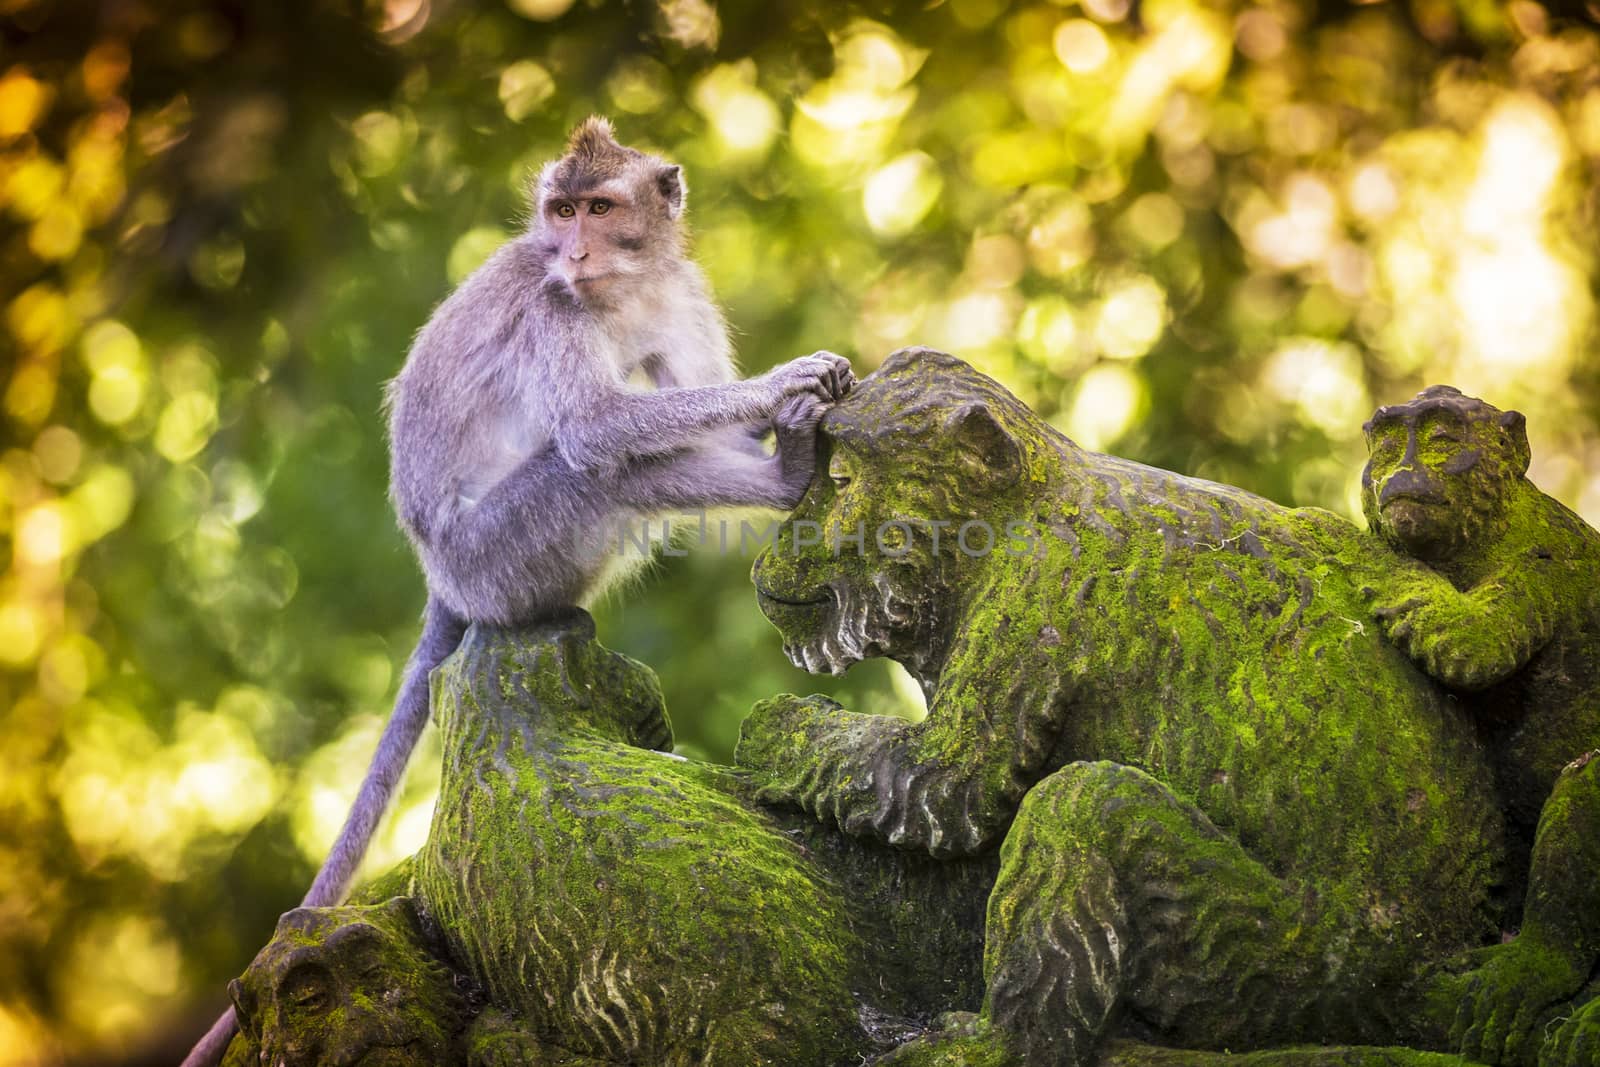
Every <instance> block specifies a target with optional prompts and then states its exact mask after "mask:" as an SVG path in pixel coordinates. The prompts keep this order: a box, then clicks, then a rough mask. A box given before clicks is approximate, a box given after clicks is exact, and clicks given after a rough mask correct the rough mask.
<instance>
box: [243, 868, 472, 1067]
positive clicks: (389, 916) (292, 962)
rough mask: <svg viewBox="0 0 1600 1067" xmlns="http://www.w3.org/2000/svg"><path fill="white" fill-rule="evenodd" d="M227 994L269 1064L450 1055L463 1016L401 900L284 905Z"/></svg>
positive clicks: (380, 1064) (392, 1065) (395, 1061)
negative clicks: (275, 927) (275, 925)
mask: <svg viewBox="0 0 1600 1067" xmlns="http://www.w3.org/2000/svg"><path fill="white" fill-rule="evenodd" d="M228 991H229V993H230V994H232V996H233V1001H234V1007H235V1010H236V1012H237V1014H238V1017H239V1026H240V1030H241V1033H242V1035H243V1039H244V1040H245V1041H247V1042H250V1043H252V1044H253V1045H255V1046H256V1047H257V1049H259V1052H258V1055H259V1058H260V1060H261V1062H262V1063H266V1064H271V1065H272V1067H312V1065H323V1064H337V1065H339V1067H357V1065H359V1067H423V1065H426V1064H437V1063H446V1062H452V1052H453V1047H452V1046H453V1041H454V1037H453V1035H454V1034H455V1033H456V1032H457V1031H458V1030H460V1029H461V1028H462V1026H463V1025H464V1019H465V1011H464V1004H463V1001H462V999H461V997H460V995H459V994H458V993H457V992H456V991H455V989H454V987H453V984H452V981H451V976H450V974H449V972H448V971H447V970H446V969H445V968H444V967H443V966H442V965H441V964H439V963H438V962H437V961H436V960H434V959H432V958H431V957H430V956H429V955H428V954H427V953H425V952H423V951H422V950H421V949H420V948H419V947H418V944H417V941H416V924H415V918H414V916H413V915H412V914H411V910H410V906H409V904H408V903H407V902H406V901H404V900H403V899H401V898H396V899H395V900H392V901H389V902H388V903H387V904H379V905H373V906H368V907H342V908H297V909H295V910H294V911H291V912H288V913H287V914H285V915H284V917H283V919H281V920H280V921H279V923H278V930H277V933H276V934H275V935H274V936H273V939H272V940H271V941H270V942H268V943H267V945H266V947H265V948H263V949H262V950H261V952H260V953H259V954H258V955H257V956H256V958H255V960H254V961H253V962H252V963H251V964H250V967H249V968H248V969H247V970H246V971H245V973H244V975H243V976H242V977H240V978H239V979H238V980H236V981H234V982H232V983H230V984H229V987H228Z"/></svg>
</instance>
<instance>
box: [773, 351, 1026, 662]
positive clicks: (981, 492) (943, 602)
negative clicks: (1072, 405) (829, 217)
mask: <svg viewBox="0 0 1600 1067" xmlns="http://www.w3.org/2000/svg"><path fill="white" fill-rule="evenodd" d="M821 430H822V433H821V435H820V436H821V438H822V447H823V448H824V452H823V454H822V456H821V461H822V462H824V463H826V464H827V466H826V470H825V474H824V475H823V476H821V477H818V478H817V479H816V480H815V481H814V482H813V483H812V485H811V487H810V489H808V490H807V492H806V495H805V497H804V498H802V500H801V501H800V504H799V505H798V506H797V507H796V509H795V511H794V513H793V514H792V515H791V516H790V518H789V521H788V522H787V523H785V524H784V526H783V527H782V530H781V533H780V535H779V537H778V539H777V541H776V542H775V543H774V544H773V545H772V546H771V547H769V548H768V549H767V550H766V551H765V552H763V553H762V555H761V556H760V558H759V559H757V560H756V564H755V568H754V572H753V574H752V578H753V580H754V582H755V586H756V591H757V594H758V597H759V603H760V605H761V610H762V612H763V613H764V614H765V615H766V616H767V618H768V619H770V620H771V621H772V623H773V625H774V626H776V627H777V628H778V630H779V631H780V632H781V633H782V635H783V639H784V652H785V654H786V655H787V656H788V657H789V659H790V660H791V662H793V663H794V664H795V665H796V666H798V667H802V668H804V669H806V670H810V671H828V672H830V673H834V674H838V673H842V672H843V671H844V670H845V669H846V668H847V667H849V666H850V665H851V664H853V663H856V662H858V661H859V660H862V659H866V658H869V657H873V656H888V657H890V658H892V659H895V660H897V661H899V662H900V663H901V664H902V665H904V666H905V667H906V668H907V670H909V671H910V672H911V673H912V674H913V675H914V676H916V677H917V678H918V679H919V680H921V681H922V682H923V684H924V686H927V685H929V684H931V682H932V681H933V680H935V679H936V678H937V676H938V671H939V667H940V665H941V663H942V659H943V655H944V651H945V646H946V643H947V640H948V635H949V632H950V626H951V623H952V620H953V619H954V618H955V617H956V614H957V613H958V612H959V610H960V604H961V603H962V602H963V601H964V600H965V598H967V597H968V596H970V595H972V591H973V590H975V589H978V588H981V587H982V586H983V583H984V582H985V580H986V576H988V575H991V574H992V568H993V567H994V566H995V565H996V562H997V561H998V560H1000V559H1002V558H1004V557H1005V556H1006V555H1007V554H1008V553H1011V552H1012V551H1014V550H1016V549H1017V548H1018V547H1019V546H1018V545H1016V543H1015V539H1014V537H1013V534H1012V527H1011V525H1010V524H1011V522H1012V520H1016V519H1021V518H1026V517H1027V516H1028V515H1030V514H1031V512H1030V511H1029V510H1028V507H1029V505H1028V503H1027V496H1028V493H1029V492H1030V485H1029V468H1030V465H1033V461H1034V459H1035V458H1036V457H1037V456H1038V454H1039V450H1040V449H1041V447H1048V441H1049V438H1047V437H1046V436H1045V435H1046V434H1048V433H1049V431H1048V429H1047V428H1045V427H1044V424H1043V423H1042V421H1041V420H1039V419H1038V418H1037V417H1036V416H1034V415H1033V413H1032V412H1030V411H1029V410H1028V409H1027V407H1026V406H1025V405H1024V404H1023V403H1022V402H1021V401H1019V400H1018V399H1017V398H1016V397H1014V396H1012V395H1011V394H1010V393H1008V392H1007V391H1006V390H1005V389H1004V388H1003V387H1002V386H1001V385H1000V384H999V383H997V382H995V381H993V380H992V379H990V378H987V377H985V376H984V375H982V374H980V373H979V372H978V371H976V370H974V369H973V368H972V367H970V366H968V365H967V364H966V363H964V362H962V361H961V360H959V359H957V358H955V357H954V356H950V355H946V354H945V353H943V352H936V351H933V350H931V349H922V348H914V349H902V350H900V351H898V352H895V353H894V354H892V355H891V356H889V358H888V359H886V360H885V361H884V363H883V365H882V366H881V367H879V368H878V370H877V371H876V372H874V373H873V374H872V375H871V376H869V377H868V378H866V379H864V380H863V381H861V382H859V383H857V385H856V386H855V388H854V389H852V390H851V391H850V394H849V395H848V396H846V397H845V398H844V399H843V400H841V401H840V402H839V403H838V404H836V405H835V406H834V407H833V408H832V409H831V410H829V412H828V413H827V414H826V415H825V416H824V417H823V420H822V425H821ZM935 534H937V536H938V542H937V545H936V544H935V541H934V537H935Z"/></svg>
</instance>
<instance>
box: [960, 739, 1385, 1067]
mask: <svg viewBox="0 0 1600 1067" xmlns="http://www.w3.org/2000/svg"><path fill="white" fill-rule="evenodd" d="M1338 895H1344V894H1337V893H1334V892H1327V893H1323V894H1321V895H1319V894H1317V893H1314V892H1311V891H1309V888H1308V887H1302V886H1298V885H1295V884H1293V883H1291V882H1287V881H1285V880H1282V879H1280V878H1278V877H1276V876H1274V875H1273V874H1272V872H1270V871H1269V870H1268V869H1267V868H1266V867H1265V866H1264V865H1262V864H1261V863H1260V862H1258V861H1257V860H1256V859H1255V858H1254V857H1252V856H1251V855H1249V854H1248V853H1247V852H1246V851H1245V849H1244V848H1243V846H1241V845H1240V844H1239V842H1238V841H1237V840H1235V839H1233V838H1231V837H1229V836H1228V835H1226V834H1224V833H1223V832H1222V831H1220V830H1218V829H1217V828H1216V826H1214V825H1213V824H1212V823H1211V821H1210V820H1209V819H1208V818H1207V817H1206V815H1205V814H1204V813H1203V812H1201V811H1200V809H1199V808H1197V807H1195V806H1194V805H1193V804H1191V803H1189V802H1188V801H1186V800H1183V799H1181V798H1180V797H1178V796H1177V795H1175V794H1174V793H1173V792H1172V791H1171V790H1170V789H1168V788H1167V787H1166V786H1164V785H1162V784H1161V783H1160V782H1158V781H1157V780H1156V779H1154V778H1152V777H1151V776H1150V775H1148V774H1146V773H1144V772H1143V771H1140V770H1137V769H1134V768H1131V767H1126V766H1122V765H1120V764H1116V763H1074V764H1071V765H1069V766H1067V767H1064V768H1062V769H1061V770H1059V771H1057V772H1056V773H1055V774H1053V775H1051V776H1050V777H1048V778H1046V779H1045V780H1044V781H1042V782H1040V783H1039V784H1038V785H1036V786H1034V787H1033V789H1032V790H1031V791H1030V792H1029V793H1028V795H1027V797H1026V798H1025V799H1024V801H1023V804H1022V807H1021V809H1020V812H1019V814H1018V816H1017V820H1016V823H1015V824H1014V825H1013V827H1012V829H1011V832H1010V834H1009V835H1008V836H1007V838H1006V840H1005V844H1004V846H1003V847H1002V850H1001V869H1000V875H999V879H998V881H997V882H996V885H995V888H994V892H993V894H992V895H991V896H990V898H989V915H988V930H987V935H986V937H987V940H986V944H985V950H984V953H985V955H984V976H985V979H986V981H987V984H988V991H987V995H986V998H985V1003H984V1012H983V1015H984V1019H985V1021H987V1022H988V1023H989V1024H990V1025H991V1026H992V1027H993V1028H994V1029H995V1030H996V1031H998V1032H1000V1033H1001V1034H1003V1035H1004V1037H1005V1040H1006V1041H1007V1042H1008V1043H1009V1044H1010V1045H1011V1046H1012V1047H1013V1048H1014V1049H1015V1050H1016V1051H1017V1053H1018V1054H1019V1055H1020V1057H1021V1059H1022V1060H1023V1061H1024V1062H1026V1063H1027V1064H1029V1065H1030V1067H1032V1065H1045V1064H1048V1065H1062V1067H1086V1065H1088V1064H1090V1063H1093V1062H1094V1061H1095V1058H1096V1054H1097V1052H1098V1050H1099V1049H1100V1046H1101V1044H1102V1042H1103V1040H1104V1039H1105V1038H1107V1037H1109V1036H1112V1035H1113V1034H1115V1033H1117V1032H1124V1033H1126V1032H1137V1033H1144V1034H1147V1035H1149V1036H1151V1037H1152V1039H1154V1040H1156V1041H1159V1042H1161V1043H1163V1044H1166V1043H1170V1044H1174V1045H1179V1046H1184V1047H1194V1048H1213V1049H1233V1050H1238V1049H1241V1048H1263V1047H1271V1046H1280V1045H1289V1044H1294V1043H1300V1042H1307V1041H1310V1042H1321V1041H1325V1040H1333V1041H1359V1040H1370V1039H1371V1038H1372V1037H1377V1038H1378V1039H1379V1040H1383V1039H1384V1038H1383V1037H1381V1036H1380V1035H1382V1034H1383V1033H1384V1032H1386V1030H1387V1023H1386V1020H1385V1019H1384V1018H1383V1017H1384V1016H1385V1015H1387V1014H1388V1011H1386V1010H1384V1008H1383V1006H1382V1005H1381V1004H1380V1003H1378V1002H1380V1001H1382V1000H1383V999H1384V998H1385V997H1386V996H1387V995H1388V988H1387V987H1389V986H1395V985H1398V984H1399V982H1400V981H1401V980H1402V979H1403V977H1404V974H1403V973H1402V974H1399V975H1396V976H1394V977H1393V979H1392V981H1391V980H1390V978H1389V977H1387V976H1388V972H1389V970H1390V969H1392V968H1398V962H1397V961H1394V960H1391V959H1389V958H1388V957H1389V954H1388V953H1387V952H1385V951H1384V950H1383V949H1382V947H1381V946H1382V942H1381V939H1377V938H1369V937H1366V936H1364V935H1363V932H1362V931H1363V926H1362V924H1361V923H1360V922H1359V921H1357V920H1355V919H1354V918H1352V917H1351V916H1347V915H1345V914H1343V913H1342V912H1341V911H1340V910H1339V909H1338V908H1337V907H1335V906H1334V905H1333V904H1332V903H1330V902H1329V898H1332V897H1334V896H1338ZM1335 971H1337V973H1334V972H1335ZM1124 1024H1126V1025H1124ZM1368 1035H1370V1036H1368ZM1391 1040H1392V1039H1391Z"/></svg>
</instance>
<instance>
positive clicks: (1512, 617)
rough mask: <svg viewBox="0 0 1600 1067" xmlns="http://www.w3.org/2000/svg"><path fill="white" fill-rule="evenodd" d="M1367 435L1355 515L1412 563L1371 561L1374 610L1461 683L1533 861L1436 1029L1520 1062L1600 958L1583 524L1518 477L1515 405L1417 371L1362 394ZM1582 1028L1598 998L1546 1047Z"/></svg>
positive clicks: (1595, 555) (1394, 634)
mask: <svg viewBox="0 0 1600 1067" xmlns="http://www.w3.org/2000/svg"><path fill="white" fill-rule="evenodd" d="M1366 432H1367V443H1368V450H1369V452H1370V455H1371V458H1370V460H1369V462H1368V464H1367V467H1366V469H1365V470H1364V471H1363V472H1362V506H1363V510H1364V511H1365V512H1366V516H1367V522H1368V524H1369V526H1370V527H1371V528H1372V530H1373V531H1374V532H1375V533H1377V534H1378V536H1379V537H1380V538H1382V539H1383V540H1384V541H1386V542H1388V543H1389V544H1390V545H1392V546H1394V547H1395V548H1396V549H1397V550H1399V551H1401V552H1404V553H1407V554H1408V555H1411V556H1413V557H1415V558H1416V559H1417V560H1419V561H1420V562H1421V563H1424V564H1426V566H1416V567H1403V566H1397V567H1393V568H1391V569H1386V570H1383V569H1380V570H1377V571H1374V573H1373V575H1372V582H1373V585H1374V587H1375V588H1374V594H1375V596H1376V599H1377V615H1378V617H1379V618H1380V619H1381V620H1382V623H1383V627H1384V630H1385V632H1386V633H1387V634H1388V635H1389V637H1390V639H1391V640H1393V641H1394V642H1395V643H1396V644H1398V645H1399V646H1400V647H1401V648H1403V649H1404V650H1405V651H1406V652H1407V654H1408V655H1410V656H1411V657H1412V658H1413V660H1415V662H1416V663H1417V665H1418V666H1420V667H1421V668H1422V669H1423V670H1425V671H1426V672H1427V673H1428V674H1430V675H1432V676H1433V677H1434V678H1437V679H1438V680H1439V681H1440V682H1442V683H1444V684H1445V685H1446V686H1449V687H1450V688H1452V689H1455V690H1459V691H1461V694H1462V702H1463V704H1464V705H1465V706H1466V708H1467V710H1468V713H1469V718H1470V721H1471V726H1472V728H1473V729H1475V730H1476V731H1477V733H1478V734H1479V736H1480V737H1482V738H1483V741H1484V745H1485V748H1486V750H1487V752H1488V753H1489V756H1490V762H1491V763H1492V765H1493V767H1494V771H1495V775H1496V778H1497V782H1498V786H1499V792H1500V796H1501V799H1502V802H1503V804H1504V805H1505V809H1506V815H1507V822H1508V830H1509V831H1510V833H1509V837H1510V841H1511V844H1512V867H1511V870H1512V871H1513V872H1514V873H1515V872H1518V871H1520V870H1522V869H1523V868H1524V867H1525V862H1524V861H1525V859H1526V857H1527V856H1528V853H1529V851H1530V849H1532V850H1533V851H1534V855H1535V860H1534V868H1535V870H1536V871H1537V870H1542V871H1543V879H1542V882H1541V885H1540V891H1538V892H1534V893H1531V894H1529V895H1528V897H1527V905H1526V908H1525V910H1524V913H1523V915H1522V917H1521V929H1520V931H1519V933H1518V935H1517V937H1516V938H1515V940H1513V941H1511V942H1510V943H1508V944H1506V945H1503V946H1495V947H1493V948H1491V949H1490V950H1488V951H1487V952H1486V953H1484V954H1483V957H1482V958H1481V959H1480V960H1478V961H1476V962H1477V963H1478V964H1479V966H1477V967H1476V968H1474V970H1473V972H1472V973H1471V974H1470V975H1469V976H1468V977H1467V978H1466V979H1465V980H1464V982H1463V986H1464V990H1463V996H1462V1010H1461V1012H1460V1014H1459V1015H1458V1017H1457V1020H1456V1024H1455V1026H1454V1028H1453V1032H1452V1042H1451V1043H1452V1045H1454V1046H1456V1047H1458V1048H1460V1050H1461V1051H1462V1052H1463V1053H1464V1054H1466V1055H1470V1056H1477V1057H1481V1058H1483V1059H1485V1060H1492V1061H1495V1062H1502V1061H1503V1062H1508V1063H1516V1062H1521V1061H1523V1060H1529V1059H1531V1056H1530V1053H1531V1051H1532V1050H1531V1049H1528V1048H1526V1047H1525V1046H1526V1044H1527V1035H1528V1034H1529V1032H1530V1030H1531V1027H1532V1025H1533V1023H1534V1022H1535V1020H1536V1019H1537V1018H1538V1017H1539V1016H1540V1015H1541V1014H1543V1013H1546V1012H1547V1010H1548V1009H1549V1008H1550V1007H1551V1006H1552V1005H1559V1004H1561V1003H1562V1002H1564V1001H1566V1000H1567V999H1568V998H1570V997H1571V996H1572V995H1573V994H1574V993H1575V992H1577V991H1578V990H1579V988H1580V987H1582V986H1583V984H1584V982H1585V981H1586V980H1587V979H1588V978H1589V976H1590V974H1591V973H1592V972H1593V971H1594V969H1595V964H1596V961H1597V960H1600V791H1597V787H1596V785H1595V779H1596V772H1595V771H1594V769H1593V767H1592V766H1591V760H1592V759H1593V757H1594V755H1595V753H1594V752H1593V751H1590V750H1592V749H1593V748H1594V746H1595V745H1596V744H1600V533H1597V532H1596V531H1595V530H1594V529H1592V528H1591V527H1590V526H1588V525H1587V524H1586V523H1584V521H1583V520H1582V519H1580V518H1578V516H1576V515H1574V514H1573V513H1572V512H1571V511H1569V510H1567V508H1565V507H1563V506H1562V505H1561V503H1560V502H1559V501H1556V500H1554V499H1552V498H1551V497H1549V496H1546V495H1545V494H1544V493H1542V492H1540V491H1539V490H1538V489H1537V488H1536V487H1535V486H1534V485H1533V483H1532V482H1530V481H1528V479H1527V478H1526V477H1525V475H1526V473H1527V469H1528V462H1529V458H1530V457H1529V450H1528V438H1527V433H1526V430H1525V424H1524V419H1523V417H1522V415H1521V414H1520V413H1518V412H1515V411H1501V410H1500V409H1498V408H1496V407H1494V406H1492V405H1490V404H1486V403H1484V402H1483V401H1481V400H1478V399H1475V398H1473V397H1469V396H1464V395H1462V394H1461V392H1459V391H1458V390H1456V389H1452V388H1450V387H1449V386H1433V387H1432V388H1429V389H1426V390H1424V391H1423V392H1421V393H1419V394H1418V395H1417V396H1416V398H1415V399H1413V400H1411V401H1409V402H1408V403H1405V404H1396V405H1393V406H1390V407H1384V408H1380V409H1378V411H1377V413H1376V414H1375V415H1374V416H1373V417H1372V420H1371V421H1370V422H1368V423H1367V425H1366ZM1574 757H1577V762H1572V761H1573V760H1574ZM1586 768H1587V769H1586ZM1558 776H1561V777H1560V781H1559V783H1558ZM1552 788H1554V789H1556V791H1557V797H1556V798H1555V799H1554V800H1552V802H1551V804H1550V805H1547V804H1546V798H1549V797H1550V796H1551V790H1552ZM1558 807H1560V808H1566V809H1572V810H1574V811H1579V812H1583V813H1584V814H1583V816H1582V817H1583V820H1584V821H1583V822H1581V823H1575V824H1574V823H1572V822H1571V821H1570V819H1569V821H1568V823H1567V825H1569V826H1574V825H1575V826H1582V827H1585V828H1586V830H1587V832H1586V834H1582V835H1579V836H1577V837H1575V838H1574V839H1572V840H1565V839H1563V836H1564V835H1563V834H1561V833H1559V832H1558V831H1557V830H1555V829H1554V828H1553V827H1551V826H1550V825H1549V820H1547V821H1546V824H1545V826H1544V828H1542V829H1540V835H1539V836H1538V837H1535V836H1534V831H1535V829H1536V822H1537V820H1538V816H1539V813H1540V811H1541V810H1546V811H1547V812H1553V811H1554V810H1555V809H1556V808H1558ZM1597 1026H1600V1007H1597V1008H1592V1009H1591V1010H1590V1012H1589V1013H1586V1014H1585V1015H1584V1016H1581V1017H1579V1018H1574V1019H1573V1020H1571V1021H1570V1022H1569V1023H1568V1025H1567V1027H1566V1032H1564V1033H1563V1034H1562V1035H1561V1036H1560V1037H1558V1038H1557V1040H1556V1042H1555V1046H1556V1047H1562V1046H1569V1045H1571V1044H1573V1043H1574V1042H1578V1041H1579V1037H1578V1034H1579V1032H1580V1030H1582V1029H1584V1028H1587V1029H1588V1030H1589V1031H1590V1032H1591V1034H1592V1032H1593V1031H1594V1030H1595V1028H1596V1027H1597ZM1588 1040H1589V1041H1590V1042H1594V1041H1595V1038H1594V1037H1593V1036H1591V1037H1590V1038H1589V1039H1588ZM1597 1055H1600V1050H1595V1049H1593V1048H1591V1055H1590V1059H1589V1060H1574V1061H1572V1062H1585V1063H1587V1062H1593V1061H1594V1057H1595V1056H1597ZM1555 1062H1558V1063H1565V1062H1568V1061H1567V1060H1564V1059H1560V1058H1559V1057H1557V1058H1556V1060H1555Z"/></svg>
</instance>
